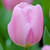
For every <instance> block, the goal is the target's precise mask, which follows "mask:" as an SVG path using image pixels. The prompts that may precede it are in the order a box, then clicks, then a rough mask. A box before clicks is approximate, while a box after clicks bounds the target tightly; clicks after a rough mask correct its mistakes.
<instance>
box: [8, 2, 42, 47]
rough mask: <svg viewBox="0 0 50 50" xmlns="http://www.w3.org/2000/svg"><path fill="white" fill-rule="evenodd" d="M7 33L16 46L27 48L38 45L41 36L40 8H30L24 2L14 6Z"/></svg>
mask: <svg viewBox="0 0 50 50" xmlns="http://www.w3.org/2000/svg"><path fill="white" fill-rule="evenodd" d="M8 32H9V36H10V38H11V40H12V41H13V42H14V43H15V44H17V45H20V46H24V47H28V46H32V45H34V44H36V43H38V42H39V41H40V40H41V38H42V34H43V12H42V8H41V6H40V5H39V4H38V5H36V6H32V5H30V4H28V3H25V2H22V3H20V4H18V5H16V7H15V8H14V10H13V14H12V18H11V21H10V23H9V24H8Z"/></svg>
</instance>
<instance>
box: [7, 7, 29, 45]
mask: <svg viewBox="0 0 50 50" xmlns="http://www.w3.org/2000/svg"><path fill="white" fill-rule="evenodd" d="M29 30H30V25H29V23H26V20H25V15H24V13H23V11H22V9H21V8H19V7H18V6H16V7H15V9H14V11H13V15H12V19H11V22H10V23H9V24H8V32H9V35H10V38H11V39H12V41H14V42H15V43H16V44H18V45H25V42H26V37H27V34H28V32H29Z"/></svg>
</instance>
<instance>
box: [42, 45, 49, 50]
mask: <svg viewBox="0 0 50 50" xmlns="http://www.w3.org/2000/svg"><path fill="white" fill-rule="evenodd" d="M42 50H50V45H45V46H44V47H43V48H42Z"/></svg>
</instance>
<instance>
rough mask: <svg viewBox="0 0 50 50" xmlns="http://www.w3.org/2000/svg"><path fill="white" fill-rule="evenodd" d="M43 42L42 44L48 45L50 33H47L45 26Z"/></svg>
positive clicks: (49, 43)
mask: <svg viewBox="0 0 50 50" xmlns="http://www.w3.org/2000/svg"><path fill="white" fill-rule="evenodd" d="M43 44H44V45H50V34H49V32H48V30H47V28H46V27H45V29H44V35H43Z"/></svg>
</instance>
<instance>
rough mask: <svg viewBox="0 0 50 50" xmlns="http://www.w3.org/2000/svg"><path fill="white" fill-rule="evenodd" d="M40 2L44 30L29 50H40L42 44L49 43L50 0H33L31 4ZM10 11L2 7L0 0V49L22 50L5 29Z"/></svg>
mask: <svg viewBox="0 0 50 50" xmlns="http://www.w3.org/2000/svg"><path fill="white" fill-rule="evenodd" d="M36 4H40V5H41V7H42V9H43V18H44V31H43V37H42V39H41V41H40V42H39V43H38V44H36V45H34V46H31V47H30V50H41V48H42V47H43V46H44V45H50V16H49V9H50V0H34V2H33V3H32V5H36ZM11 16H12V11H8V10H6V9H5V8H4V6H3V3H2V0H0V50H24V48H23V47H21V46H17V45H16V44H14V43H13V42H12V41H11V39H10V37H9V35H8V31H7V25H8V23H9V21H10V19H11Z"/></svg>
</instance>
